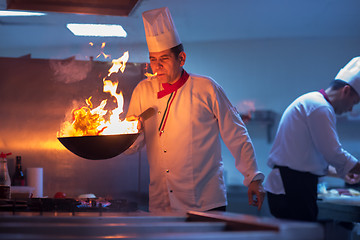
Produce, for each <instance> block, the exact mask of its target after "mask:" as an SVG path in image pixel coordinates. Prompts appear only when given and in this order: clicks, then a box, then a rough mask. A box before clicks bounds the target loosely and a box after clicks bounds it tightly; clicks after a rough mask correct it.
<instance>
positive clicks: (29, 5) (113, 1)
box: [0, 0, 140, 17]
mask: <svg viewBox="0 0 360 240" xmlns="http://www.w3.org/2000/svg"><path fill="white" fill-rule="evenodd" d="M139 1H140V0H33V1H29V0H7V1H4V0H1V1H0V8H3V9H6V10H27V11H42V12H59V13H80V14H94V15H114V16H124V17H127V16H129V14H130V13H131V12H132V10H133V9H134V8H135V6H136V5H137V4H138V2H139Z"/></svg>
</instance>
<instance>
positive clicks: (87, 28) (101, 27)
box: [66, 23, 127, 37]
mask: <svg viewBox="0 0 360 240" xmlns="http://www.w3.org/2000/svg"><path fill="white" fill-rule="evenodd" d="M66 27H67V28H68V29H69V30H70V31H71V32H72V33H73V34H74V35H76V36H95V37H126V36H127V33H126V32H125V30H124V29H123V27H122V26H120V25H115V24H77V23H68V24H66Z"/></svg>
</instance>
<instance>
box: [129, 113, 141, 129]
mask: <svg viewBox="0 0 360 240" xmlns="http://www.w3.org/2000/svg"><path fill="white" fill-rule="evenodd" d="M126 121H128V122H131V121H138V125H137V129H138V130H139V131H142V130H143V128H144V124H143V119H142V117H138V116H128V117H126Z"/></svg>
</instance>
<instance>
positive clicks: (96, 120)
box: [58, 43, 138, 137]
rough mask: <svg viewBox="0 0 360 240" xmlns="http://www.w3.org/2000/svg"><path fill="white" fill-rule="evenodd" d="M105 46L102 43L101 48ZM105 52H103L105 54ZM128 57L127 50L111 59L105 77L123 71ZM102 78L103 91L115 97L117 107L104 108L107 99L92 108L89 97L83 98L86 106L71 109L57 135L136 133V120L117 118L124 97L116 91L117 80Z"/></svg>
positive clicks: (121, 108)
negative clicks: (70, 116) (70, 118)
mask: <svg viewBox="0 0 360 240" xmlns="http://www.w3.org/2000/svg"><path fill="white" fill-rule="evenodd" d="M103 47H105V43H103V45H102V48H103ZM105 55H106V54H104V56H105ZM128 59H129V52H125V53H124V54H123V56H122V57H120V58H118V59H115V60H112V63H113V65H112V67H111V68H110V69H109V73H108V75H107V77H109V76H110V75H111V74H113V73H117V72H119V70H120V71H121V72H122V73H123V72H124V71H125V68H126V63H127V61H128ZM107 77H105V78H103V92H107V93H110V95H111V96H113V97H114V98H115V99H116V103H117V107H116V108H115V109H112V110H105V109H104V108H105V107H106V104H107V100H102V101H101V103H100V105H99V106H97V107H96V108H94V106H93V104H92V102H91V98H92V97H89V98H88V99H86V100H85V102H86V106H83V107H81V108H79V109H73V110H72V117H73V119H72V122H69V121H66V122H64V123H63V127H62V129H61V130H60V132H58V136H60V137H64V136H89V135H110V134H129V133H137V132H138V129H137V125H138V121H137V120H135V121H127V120H123V121H122V120H121V119H120V118H119V116H120V114H121V113H122V112H123V106H124V97H123V94H122V92H120V93H117V92H116V90H117V87H118V82H113V81H111V80H107V79H106V78H107Z"/></svg>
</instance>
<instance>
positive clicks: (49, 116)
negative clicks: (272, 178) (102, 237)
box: [0, 0, 360, 210]
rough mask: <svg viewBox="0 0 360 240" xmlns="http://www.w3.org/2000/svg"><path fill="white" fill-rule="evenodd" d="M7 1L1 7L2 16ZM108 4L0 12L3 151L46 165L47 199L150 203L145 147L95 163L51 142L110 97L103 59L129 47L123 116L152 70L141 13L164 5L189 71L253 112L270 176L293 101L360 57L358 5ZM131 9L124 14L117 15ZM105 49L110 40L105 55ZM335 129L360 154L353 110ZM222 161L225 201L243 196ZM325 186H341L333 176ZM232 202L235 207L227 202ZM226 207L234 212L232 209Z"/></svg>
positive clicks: (252, 128)
mask: <svg viewBox="0 0 360 240" xmlns="http://www.w3.org/2000/svg"><path fill="white" fill-rule="evenodd" d="M5 2H6V1H0V3H1V4H0V8H1V7H4V6H6V3H5ZM11 2H15V3H16V2H18V3H21V2H22V1H8V3H11ZM45 2H46V1H45ZM73 2H75V1H73ZM103 3H104V5H106V3H108V6H110V8H109V9H107V8H105V7H104V8H101V7H95V8H91V7H88V8H85V10H84V9H80V8H79V9H76V8H75V7H73V8H72V9H73V10H74V9H75V12H79V13H82V14H76V13H70V12H69V11H70V10H71V8H70V10H69V9H66V7H65V6H57V7H55V8H50V7H49V8H46V6H45V5H43V6H41V5H39V6H35V8H31V7H30V6H31V5H26V6H25V7H24V9H25V10H35V11H38V12H45V13H47V15H44V16H36V17H1V16H0V151H3V152H12V155H10V156H9V165H10V172H11V173H12V171H13V167H14V163H13V162H14V159H15V156H17V155H21V156H22V157H23V168H24V172H25V173H26V169H27V168H29V167H42V168H43V169H44V180H43V183H44V196H49V197H52V196H53V195H54V194H55V193H56V192H58V191H61V192H65V193H66V194H67V196H69V197H76V196H77V195H79V194H84V193H94V194H95V195H96V196H112V197H114V198H127V199H134V200H135V201H137V202H140V204H141V203H144V204H145V205H146V198H147V184H148V168H147V159H146V154H145V151H144V150H143V151H142V152H140V153H136V154H133V155H125V154H121V155H119V156H117V157H114V158H112V159H108V160H98V161H93V160H86V159H83V158H80V157H78V156H76V155H74V154H72V153H71V152H69V151H67V150H66V149H65V148H64V147H63V146H62V145H61V144H60V142H58V140H57V138H56V134H57V131H59V129H60V125H61V123H62V122H63V121H64V118H65V117H66V115H67V114H68V113H69V111H71V109H72V108H73V106H74V105H79V104H84V103H85V99H86V98H88V97H90V96H93V100H94V101H100V100H102V99H103V98H104V97H105V98H106V97H107V95H106V94H104V93H103V92H102V78H103V77H104V76H105V75H106V74H107V71H108V69H109V68H110V67H111V60H109V59H105V58H104V57H103V56H100V57H99V58H96V57H97V56H98V54H99V53H100V52H101V51H104V52H105V53H106V54H110V55H111V57H112V59H115V58H119V57H120V56H122V54H123V53H124V52H125V51H129V54H130V58H129V63H128V65H127V68H126V70H125V72H124V73H118V74H116V75H114V76H112V77H113V78H116V79H117V80H118V81H119V88H118V90H119V91H120V90H121V91H122V92H123V93H124V98H125V111H126V108H127V104H128V103H129V98H130V96H131V92H132V90H133V88H134V87H135V85H136V84H137V83H138V82H139V81H140V80H141V79H143V78H144V73H145V71H146V63H147V62H148V52H147V46H146V41H145V34H144V29H143V23H142V17H141V13H142V12H143V11H146V10H150V9H153V8H158V7H164V6H167V7H169V9H170V12H171V13H172V16H173V20H174V22H175V25H176V27H177V30H178V32H179V35H180V38H181V39H182V41H183V44H184V47H185V51H186V53H187V61H186V64H185V69H186V70H187V71H188V72H191V73H198V74H203V75H208V76H211V77H212V78H214V79H215V80H216V81H217V82H218V83H219V84H220V85H222V87H223V88H224V90H225V92H226V93H227V95H228V97H229V99H230V100H231V102H232V103H233V104H234V105H235V106H236V107H237V109H238V110H239V112H240V113H241V114H243V115H247V114H249V113H251V119H250V120H249V121H248V122H247V126H248V130H249V132H250V136H251V137H252V140H253V143H254V146H255V150H256V154H257V159H258V163H259V168H260V170H261V171H263V172H264V173H265V174H267V173H269V171H270V169H269V168H268V167H267V166H266V161H267V156H268V153H269V151H270V148H271V145H272V138H273V136H274V134H275V131H276V128H277V122H278V120H279V118H280V116H281V113H282V112H283V111H284V110H285V108H286V107H287V105H288V104H290V103H291V102H292V101H293V100H294V99H295V98H296V97H297V96H299V95H301V94H303V93H305V92H308V91H313V90H318V89H321V88H326V87H327V86H328V84H329V83H330V81H331V80H333V79H334V77H335V76H336V74H337V72H338V71H339V69H340V68H341V67H343V66H344V65H345V64H346V63H347V62H348V61H349V60H350V59H351V58H353V57H355V56H359V55H360V14H359V9H360V2H359V1H357V0H343V1H334V0H320V1H310V0H305V1H304V0H302V1H288V0H274V1H266V0H261V1H252V0H241V1H238V0H225V1H216V0H197V1H191V0H185V1H176V0H168V1H161V0H139V1H103ZM110 3H111V4H120V5H121V4H125V5H124V6H122V7H120V6H117V7H118V9H119V12H118V13H116V12H114V9H117V7H116V5H111V4H110ZM126 4H128V5H126ZM20 5H21V4H20ZM8 6H11V4H8ZM14 6H16V4H15V5H14ZM89 6H90V4H89ZM26 7H27V8H26ZM18 9H21V7H20V8H18ZM86 9H87V10H88V12H86ZM94 9H95V10H94ZM124 9H125V10H128V11H120V10H124ZM91 10H93V11H92V12H91ZM54 11H55V12H54ZM115 15H119V16H115ZM67 23H108V24H121V25H122V26H123V27H124V29H125V30H126V31H127V34H128V36H127V37H126V38H109V37H106V38H96V37H77V36H74V35H73V34H72V33H71V32H70V31H69V30H68V29H67V28H66V24H67ZM89 42H93V43H94V45H93V46H91V45H89ZM102 42H106V46H105V48H103V49H102V48H101V47H100V46H101V44H102ZM338 131H339V135H340V140H341V142H342V143H343V145H344V147H345V148H346V149H347V150H348V151H349V152H351V153H352V154H353V155H354V156H356V157H358V158H360V147H359V145H360V139H359V132H360V110H359V107H358V106H357V107H356V108H354V112H353V113H352V114H348V115H346V116H341V117H339V121H338ZM223 158H224V161H225V176H226V182H227V184H228V186H229V194H232V193H234V195H232V196H235V195H236V194H235V192H236V191H240V192H241V191H242V190H241V189H242V180H243V177H242V175H241V174H240V173H239V172H238V171H237V170H236V169H235V167H234V159H233V157H232V156H231V154H230V153H229V151H228V150H227V149H226V147H225V146H224V148H223ZM326 181H329V182H332V183H333V184H339V185H341V184H343V182H342V181H340V180H336V179H331V178H328V179H326ZM229 199H230V203H231V204H232V202H231V199H232V198H231V196H230V198H229ZM244 203H246V199H245V200H244ZM231 204H230V209H234V210H237V209H236V206H235V205H231ZM245 205H247V204H245Z"/></svg>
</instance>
